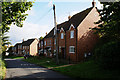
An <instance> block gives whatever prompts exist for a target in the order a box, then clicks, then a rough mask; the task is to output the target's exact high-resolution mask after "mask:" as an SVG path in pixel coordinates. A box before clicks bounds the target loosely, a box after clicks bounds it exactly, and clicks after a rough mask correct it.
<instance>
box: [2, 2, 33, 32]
mask: <svg viewBox="0 0 120 80" xmlns="http://www.w3.org/2000/svg"><path fill="white" fill-rule="evenodd" d="M31 7H32V2H2V33H5V32H8V30H9V29H10V27H8V25H11V24H12V23H13V24H14V25H17V26H18V27H22V26H23V21H24V20H25V19H26V16H27V15H28V14H23V13H25V11H27V10H30V8H31Z"/></svg>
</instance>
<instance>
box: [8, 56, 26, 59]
mask: <svg viewBox="0 0 120 80" xmlns="http://www.w3.org/2000/svg"><path fill="white" fill-rule="evenodd" d="M6 58H11V59H22V58H24V57H23V56H6Z"/></svg>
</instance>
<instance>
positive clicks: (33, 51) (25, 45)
mask: <svg viewBox="0 0 120 80" xmlns="http://www.w3.org/2000/svg"><path fill="white" fill-rule="evenodd" d="M22 49H23V54H27V55H32V56H36V55H37V54H38V39H36V38H35V39H28V40H27V41H23V42H22Z"/></svg>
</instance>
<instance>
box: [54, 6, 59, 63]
mask: <svg viewBox="0 0 120 80" xmlns="http://www.w3.org/2000/svg"><path fill="white" fill-rule="evenodd" d="M53 11H54V26H55V28H54V29H55V41H56V46H55V48H56V64H59V59H58V40H57V24H56V14H55V5H54V4H53Z"/></svg>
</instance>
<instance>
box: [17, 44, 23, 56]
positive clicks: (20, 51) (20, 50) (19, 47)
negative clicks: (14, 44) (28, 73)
mask: <svg viewBox="0 0 120 80" xmlns="http://www.w3.org/2000/svg"><path fill="white" fill-rule="evenodd" d="M22 50H23V49H22V43H19V45H18V55H19V56H23V53H22Z"/></svg>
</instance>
